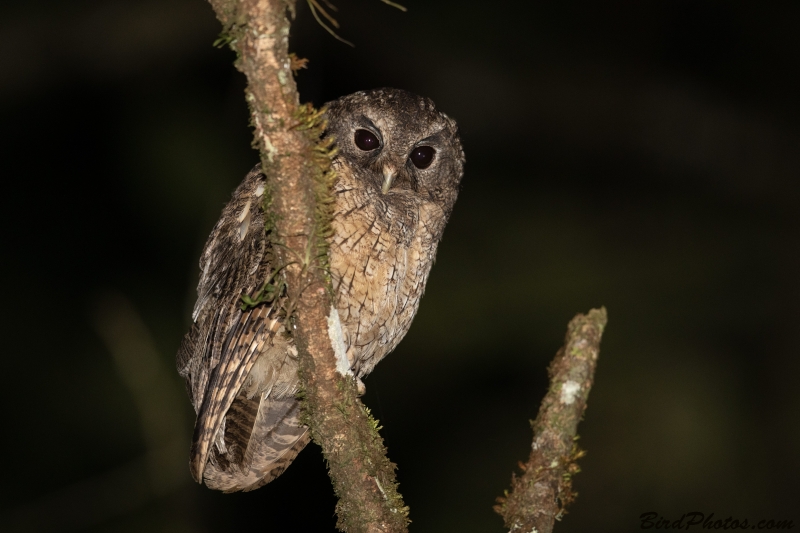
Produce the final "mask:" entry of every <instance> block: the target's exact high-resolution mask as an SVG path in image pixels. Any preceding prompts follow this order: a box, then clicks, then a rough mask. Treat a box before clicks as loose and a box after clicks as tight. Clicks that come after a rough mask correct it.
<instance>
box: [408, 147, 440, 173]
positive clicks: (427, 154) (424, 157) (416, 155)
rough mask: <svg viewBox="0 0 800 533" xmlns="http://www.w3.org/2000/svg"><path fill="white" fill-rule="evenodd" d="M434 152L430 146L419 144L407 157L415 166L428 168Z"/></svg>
mask: <svg viewBox="0 0 800 533" xmlns="http://www.w3.org/2000/svg"><path fill="white" fill-rule="evenodd" d="M435 153H436V150H434V149H433V148H431V147H430V146H419V147H417V148H414V151H413V152H411V155H410V156H408V158H409V159H411V162H412V163H414V166H415V167H417V168H428V167H429V166H431V161H433V156H434V154H435Z"/></svg>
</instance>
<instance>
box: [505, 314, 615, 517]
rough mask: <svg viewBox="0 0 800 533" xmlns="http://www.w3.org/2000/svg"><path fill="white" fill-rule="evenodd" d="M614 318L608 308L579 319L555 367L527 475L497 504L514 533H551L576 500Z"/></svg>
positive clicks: (525, 469) (524, 471)
mask: <svg viewBox="0 0 800 533" xmlns="http://www.w3.org/2000/svg"><path fill="white" fill-rule="evenodd" d="M607 320H608V318H607V315H606V310H605V308H604V307H603V308H600V309H592V310H591V311H589V312H588V313H587V314H586V315H576V316H575V318H573V319H572V320H571V321H570V323H569V326H568V327H567V335H566V339H565V340H564V346H563V347H562V348H561V349H560V350H559V351H558V353H557V354H556V356H555V358H554V359H553V361H552V362H551V363H550V368H549V369H548V373H549V375H550V388H549V390H548V392H547V395H546V396H545V397H544V400H542V404H541V406H540V408H539V414H538V415H537V417H536V421H535V422H534V423H533V444H532V445H531V454H530V457H529V459H528V462H527V463H525V464H523V463H520V464H519V466H520V468H521V469H522V474H521V475H520V476H519V477H517V476H516V475H514V474H512V476H511V490H510V491H506V493H505V495H504V496H501V497H499V498H497V502H498V504H497V505H496V506H495V508H494V509H495V511H496V512H497V513H498V514H500V515H501V516H502V517H503V520H504V522H505V525H506V527H507V528H508V529H509V532H510V533H518V532H523V531H524V532H528V531H537V532H539V533H550V532H551V531H553V524H554V522H555V521H556V520H559V519H560V518H561V516H562V515H563V514H564V513H565V507H566V506H567V505H569V504H570V503H571V502H572V500H574V499H575V493H573V492H572V482H571V477H572V475H574V474H576V473H577V472H579V471H580V469H579V468H578V465H577V464H576V463H575V461H576V460H577V459H579V458H580V457H581V456H582V455H583V454H584V452H583V451H581V450H580V449H579V448H578V446H577V443H576V440H577V430H578V422H580V420H581V418H582V417H583V412H584V411H585V410H586V400H587V398H588V396H589V390H590V389H591V388H592V383H593V381H594V371H595V368H596V366H597V357H598V355H599V353H600V339H601V337H602V336H603V330H604V329H605V327H606V322H607Z"/></svg>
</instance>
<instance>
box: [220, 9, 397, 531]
mask: <svg viewBox="0 0 800 533" xmlns="http://www.w3.org/2000/svg"><path fill="white" fill-rule="evenodd" d="M209 1H210V3H211V5H212V7H213V8H214V11H215V12H216V14H217V18H218V19H219V20H220V22H222V25H223V33H222V34H221V36H220V39H219V40H218V43H220V44H225V43H227V44H229V45H230V46H231V48H232V49H233V50H234V51H235V52H236V54H237V59H236V67H237V68H238V69H239V70H240V71H241V72H243V73H244V74H245V76H246V77H247V90H246V91H245V98H246V100H247V102H248V104H249V106H250V116H251V121H252V125H253V127H254V130H255V131H254V137H255V138H254V145H255V146H256V147H257V148H258V149H259V151H260V153H261V164H262V169H263V172H264V174H265V175H266V176H267V182H268V184H269V185H268V186H269V189H268V193H269V194H268V195H265V196H268V197H269V199H270V202H271V203H270V205H269V211H270V213H269V214H268V217H269V218H270V220H271V221H272V222H273V225H274V227H273V228H271V229H272V231H273V234H272V242H273V243H276V244H275V245H274V246H273V253H274V255H275V259H276V264H279V265H287V266H286V267H285V268H284V269H282V275H283V276H285V282H286V286H287V295H288V301H289V302H290V304H289V305H288V306H287V310H286V311H287V323H288V324H290V328H287V329H290V331H291V333H292V335H294V338H295V340H296V343H297V347H298V350H299V352H300V369H301V370H300V379H301V383H302V396H303V400H304V421H305V422H307V424H308V425H309V427H310V429H311V435H312V438H313V439H314V441H315V442H316V443H317V444H319V445H320V446H321V447H322V451H323V454H324V455H325V459H326V461H327V463H328V469H329V473H330V476H331V480H332V482H333V487H334V491H335V493H336V495H337V497H338V498H339V501H338V503H337V506H336V513H337V515H338V522H337V527H338V528H339V529H340V530H342V531H346V532H353V533H361V532H370V533H372V532H393V533H394V532H404V531H406V530H407V523H408V518H407V515H408V509H407V508H406V507H405V505H404V504H403V500H402V498H401V497H400V495H399V493H398V492H397V482H396V481H395V474H394V469H395V465H393V464H392V463H391V462H390V461H389V460H388V459H387V458H386V449H385V447H384V445H383V440H382V438H381V437H380V435H379V434H378V429H379V428H378V426H377V422H376V421H375V420H374V419H373V418H372V417H371V415H370V414H369V411H368V410H367V409H366V408H365V407H364V405H363V404H362V403H361V401H360V400H359V399H358V398H357V390H356V382H355V378H354V377H353V375H352V374H351V373H350V372H349V370H347V368H343V367H342V365H341V359H342V357H345V356H344V353H343V352H342V350H341V345H340V344H341V338H340V336H338V335H337V331H338V330H337V327H338V328H339V330H340V329H341V326H340V325H339V319H338V313H337V311H336V309H335V308H334V307H333V306H332V300H331V288H330V280H329V279H328V274H327V270H326V264H327V261H326V258H327V254H326V252H327V247H326V244H325V240H324V237H325V232H326V231H327V230H326V228H327V223H328V222H329V219H327V220H326V216H329V214H330V213H329V210H328V208H327V207H326V202H327V203H328V204H329V201H330V199H329V195H330V189H329V187H330V184H331V182H332V180H333V177H334V176H333V175H332V172H331V171H330V156H331V155H332V150H331V146H330V145H329V144H325V143H320V142H319V134H320V133H321V131H322V130H323V129H324V122H323V120H324V119H323V117H322V116H321V115H320V114H319V113H317V112H316V111H315V110H313V108H311V106H301V105H299V95H298V92H297V86H296V84H295V81H294V78H293V73H292V66H293V65H295V63H294V61H295V60H294V58H293V57H291V56H290V54H289V51H288V42H289V28H290V20H289V16H290V15H293V13H294V9H295V2H294V0H209ZM337 351H338V353H339V359H338V361H339V362H340V366H339V369H340V370H337ZM345 361H346V357H345Z"/></svg>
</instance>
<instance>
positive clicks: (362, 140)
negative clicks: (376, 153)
mask: <svg viewBox="0 0 800 533" xmlns="http://www.w3.org/2000/svg"><path fill="white" fill-rule="evenodd" d="M355 141H356V146H358V147H359V148H361V149H362V150H364V151H365V152H369V151H370V150H374V149H375V148H377V147H379V146H380V145H381V142H380V141H379V140H378V138H377V137H376V136H375V134H374V133H372V132H371V131H369V130H356V136H355Z"/></svg>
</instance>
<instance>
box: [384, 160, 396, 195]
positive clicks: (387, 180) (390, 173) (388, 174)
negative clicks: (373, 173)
mask: <svg viewBox="0 0 800 533" xmlns="http://www.w3.org/2000/svg"><path fill="white" fill-rule="evenodd" d="M395 172H396V170H395V169H394V168H392V167H390V166H385V167H383V186H382V187H381V192H382V193H383V194H386V193H387V192H389V188H390V187H391V186H392V180H393V179H394V175H395Z"/></svg>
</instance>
